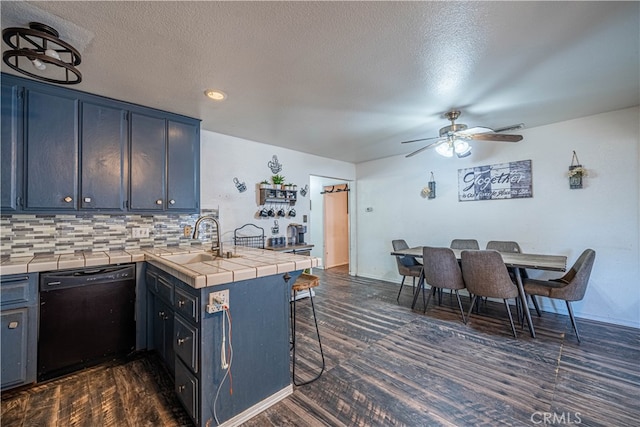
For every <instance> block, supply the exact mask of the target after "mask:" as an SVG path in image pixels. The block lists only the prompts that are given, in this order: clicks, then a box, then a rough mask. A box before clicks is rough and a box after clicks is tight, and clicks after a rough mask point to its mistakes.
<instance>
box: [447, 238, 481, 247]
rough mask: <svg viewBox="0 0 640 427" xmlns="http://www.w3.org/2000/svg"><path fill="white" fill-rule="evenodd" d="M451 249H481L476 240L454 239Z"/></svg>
mask: <svg viewBox="0 0 640 427" xmlns="http://www.w3.org/2000/svg"><path fill="white" fill-rule="evenodd" d="M449 247H450V248H451V249H480V245H479V244H478V241H477V240H476V239H453V240H452V241H451V244H450V245H449Z"/></svg>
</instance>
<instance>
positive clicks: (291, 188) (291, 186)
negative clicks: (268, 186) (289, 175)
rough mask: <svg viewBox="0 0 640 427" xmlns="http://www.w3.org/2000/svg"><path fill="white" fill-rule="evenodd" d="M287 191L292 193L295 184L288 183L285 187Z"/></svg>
mask: <svg viewBox="0 0 640 427" xmlns="http://www.w3.org/2000/svg"><path fill="white" fill-rule="evenodd" d="M284 189H285V190H288V191H291V190H293V184H292V183H288V184H287V185H285V186H284Z"/></svg>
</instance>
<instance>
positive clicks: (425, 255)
mask: <svg viewBox="0 0 640 427" xmlns="http://www.w3.org/2000/svg"><path fill="white" fill-rule="evenodd" d="M422 262H423V266H422V268H423V270H424V281H425V284H428V285H431V292H430V293H429V297H428V298H427V302H426V303H425V305H424V312H425V313H426V312H427V306H428V305H429V301H430V300H431V296H432V295H434V294H435V292H436V290H438V289H451V290H453V291H454V292H455V293H456V298H457V299H458V307H460V314H461V315H462V322H463V323H467V319H465V317H464V310H463V308H462V302H460V294H459V293H458V291H459V290H460V289H464V288H465V286H464V280H462V272H461V271H460V265H459V264H458V260H457V259H456V255H455V254H454V253H453V251H452V250H451V249H449V248H432V247H428V246H425V247H423V248H422ZM422 291H423V292H426V291H425V290H424V286H423V287H422ZM418 292H420V289H418Z"/></svg>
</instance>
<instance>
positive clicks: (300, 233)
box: [289, 224, 307, 245]
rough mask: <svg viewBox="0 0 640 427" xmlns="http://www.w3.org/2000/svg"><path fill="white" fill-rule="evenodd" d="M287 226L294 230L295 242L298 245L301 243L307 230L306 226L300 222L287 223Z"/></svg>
mask: <svg viewBox="0 0 640 427" xmlns="http://www.w3.org/2000/svg"><path fill="white" fill-rule="evenodd" d="M289 227H291V229H292V231H293V232H294V236H295V237H296V239H295V240H296V243H297V244H298V245H303V244H304V243H305V242H304V234H305V233H306V232H307V226H306V225H302V224H289Z"/></svg>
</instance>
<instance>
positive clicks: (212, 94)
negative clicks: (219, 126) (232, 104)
mask: <svg viewBox="0 0 640 427" xmlns="http://www.w3.org/2000/svg"><path fill="white" fill-rule="evenodd" d="M204 94H205V95H207V97H209V98H211V99H213V100H214V101H224V100H225V99H226V98H227V94H226V93H224V92H223V91H221V90H218V89H207V90H205V91H204Z"/></svg>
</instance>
